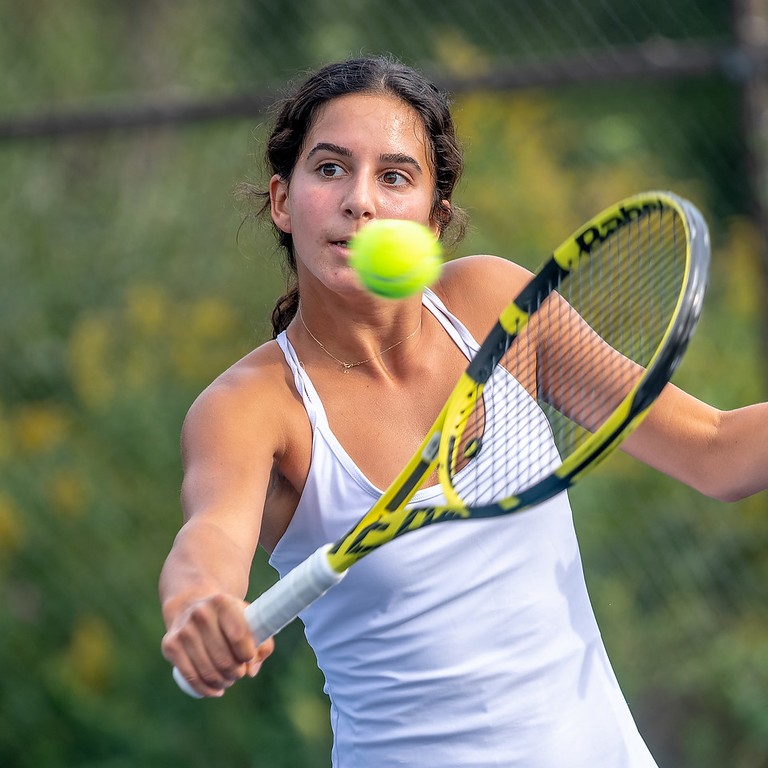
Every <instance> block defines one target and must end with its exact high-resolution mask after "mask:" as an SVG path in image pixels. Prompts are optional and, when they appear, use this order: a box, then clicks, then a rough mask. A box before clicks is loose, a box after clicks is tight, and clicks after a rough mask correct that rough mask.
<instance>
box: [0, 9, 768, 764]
mask: <svg viewBox="0 0 768 768" xmlns="http://www.w3.org/2000/svg"><path fill="white" fill-rule="evenodd" d="M342 5H344V7H343V9H342V10H343V12H342V10H340V0H334V2H331V0H313V2H307V3H296V2H291V3H288V2H284V3H277V4H275V3H256V2H254V3H247V2H245V1H244V0H227V2H222V3H205V2H202V0H195V2H192V3H189V4H185V5H184V10H178V9H177V8H176V7H174V6H173V5H172V4H163V3H154V2H149V0H144V1H143V2H139V3H128V4H124V5H122V6H121V5H115V4H113V5H112V6H110V7H109V8H110V10H109V11H106V10H104V5H103V4H101V3H97V2H93V1H92V0H81V1H80V2H78V3H70V4H56V3H50V2H40V1H39V0H38V1H36V2H26V1H24V2H22V0H8V2H6V3H4V4H2V5H0V64H2V65H3V67H4V71H6V72H7V73H8V76H7V77H6V78H4V79H3V82H2V83H1V84H0V96H1V97H2V101H3V104H4V105H5V108H6V109H19V110H28V109H31V108H34V107H36V106H39V107H42V106H45V105H49V104H56V105H59V106H66V105H71V104H73V103H86V102H87V103H91V102H92V103H98V104H102V105H103V104H104V103H115V101H119V100H121V99H124V98H125V97H126V96H125V95H126V94H130V93H137V92H138V93H141V94H142V97H141V98H142V100H143V99H144V98H147V99H149V98H150V97H153V96H155V95H156V94H157V93H162V94H167V93H173V94H174V95H178V94H182V95H189V94H192V93H196V94H204V93H209V92H210V93H221V92H227V91H229V90H232V89H234V88H245V87H248V88H255V87H257V86H263V85H264V84H265V83H273V82H278V81H280V82H281V81H282V80H284V79H285V78H286V77H288V76H289V75H292V74H293V73H294V72H295V71H296V70H299V69H301V68H303V67H305V66H308V65H309V64H313V63H317V62H318V61H321V60H328V59H330V58H336V57H337V56H341V55H345V54H346V53H347V52H349V53H356V52H359V51H360V50H365V51H370V50H385V49H387V48H389V49H391V50H393V51H394V52H395V53H397V54H399V55H401V56H403V57H404V58H406V59H408V60H410V61H414V62H417V63H423V64H425V65H427V66H429V67H431V68H433V69H435V70H438V71H453V72H458V73H469V72H482V71H487V70H488V69H489V68H490V67H492V66H495V65H497V64H498V63H499V62H502V63H503V61H504V60H506V59H509V58H523V59H525V58H528V59H531V60H536V57H537V56H543V55H544V54H547V55H552V54H554V53H556V52H569V51H573V50H581V48H582V47H583V46H588V47H595V46H598V45H600V44H604V43H605V42H606V41H611V42H613V43H614V44H616V45H618V44H629V43H632V42H638V41H642V40H644V39H645V38H646V37H647V36H649V35H651V34H664V35H666V36H668V37H680V36H684V37H687V38H694V37H697V38H704V37H710V38H712V39H719V38H720V37H721V36H722V34H723V29H724V26H725V20H724V19H723V18H722V16H723V14H724V6H723V4H721V3H715V2H703V1H702V2H697V1H696V0H685V2H680V3H675V4H674V5H670V4H668V3H661V2H660V3H650V4H648V3H646V4H644V5H642V6H641V5H639V4H638V3H636V2H630V0H623V1H622V2H620V3H613V4H608V3H599V2H592V3H590V4H586V3H585V4H580V3H569V4H562V3H558V4H554V3H548V2H545V3H540V4H532V3H530V2H527V1H523V0H520V1H519V2H515V3H507V4H504V3H502V4H500V5H498V4H496V3H492V2H491V1H490V0H483V1H482V2H478V3H466V2H454V0H450V2H447V3H446V2H444V3H442V4H440V5H429V4H427V5H423V4H418V3H417V4H413V3H406V2H405V0H402V2H400V0H392V1H391V2H387V3H384V2H378V0H366V1H365V2H360V3H352V2H350V3H349V4H348V5H345V4H343V3H342ZM502 6H503V7H502ZM587 6H588V10H589V13H585V12H584V10H585V8H586V7H587ZM498 8H501V10H500V11H498V12H499V13H501V14H502V16H503V18H502V17H499V20H498V23H496V24H491V25H489V24H488V21H487V20H488V18H489V16H491V15H492V13H493V9H497V10H498ZM504 14H511V17H514V24H513V22H512V21H511V20H510V18H508V17H507V16H504ZM493 18H496V16H493ZM630 18H631V19H633V23H632V24H628V23H627V22H626V19H630ZM490 27H492V28H490ZM19 31H21V32H22V34H18V32H19ZM270 45H272V46H275V48H269V46H270ZM737 101H738V94H737V92H736V89H735V88H734V87H733V86H732V85H731V84H729V83H725V82H722V81H720V80H716V79H708V80H702V81H700V82H698V83H693V82H689V83H676V84H675V83H668V82H663V83H655V84H644V85H643V86H639V85H636V86H633V87H632V88H629V87H623V86H621V85H620V84H615V83H614V84H611V85H606V86H594V87H590V88H587V87H584V88H579V89H571V90H568V91H565V92H560V93H543V92H526V93H520V94H516V95H514V96H512V95H500V94H496V95H489V94H471V95H465V96H462V97H461V98H460V99H459V100H458V102H457V104H456V117H457V122H458V125H459V131H460V134H461V137H462V140H463V142H464V144H465V145H466V148H467V172H466V177H465V180H464V182H463V184H462V186H461V188H460V190H459V195H458V199H457V202H458V204H460V205H462V206H465V207H466V208H468V209H469V211H470V214H471V216H472V230H471V232H470V235H469V237H468V239H467V241H466V242H465V243H464V244H462V245H461V246H460V248H459V250H458V251H457V253H468V252H490V253H498V254H501V255H505V256H508V257H510V258H514V259H516V260H519V261H521V262H522V263H524V264H526V265H527V266H529V267H534V266H535V265H536V264H538V263H539V262H540V261H541V260H542V259H543V258H544V257H545V256H546V254H547V253H548V252H549V250H550V249H551V248H552V247H553V246H554V245H555V244H556V243H558V242H559V241H560V240H562V238H563V237H565V236H566V235H567V234H568V233H569V232H570V231H571V230H572V229H573V227H575V226H576V225H577V224H579V223H580V222H581V221H582V220H584V219H585V218H586V217H587V216H590V215H592V214H594V213H595V212H596V211H597V210H599V209H600V208H602V207H603V206H605V205H607V204H609V203H611V202H613V201H614V200H615V199H616V198H618V197H620V196H623V195H626V194H631V193H632V192H635V191H638V190H639V189H644V188H652V187H665V188H671V189H674V190H675V191H677V192H679V193H681V194H685V195H689V196H690V197H692V198H693V199H694V200H695V201H696V202H698V203H699V204H700V205H701V206H702V207H703V208H704V209H705V212H706V213H707V214H708V215H709V216H710V219H711V226H712V232H713V238H714V242H715V253H714V260H713V273H712V280H711V289H710V292H709V295H708V298H707V304H706V309H705V314H704V319H703V322H702V325H701V328H700V330H699V332H698V335H697V337H696V338H695V339H694V342H693V344H692V346H691V350H690V352H689V354H688V356H687V357H686V360H685V362H684V365H683V366H682V368H681V370H680V372H679V375H678V377H677V381H678V383H680V384H681V385H682V386H684V387H685V388H686V389H689V390H690V391H692V392H693V393H694V394H696V395H698V396H700V397H702V398H703V399H706V400H708V401H711V402H713V403H714V404H716V405H718V406H721V407H735V406H738V405H740V404H743V403H747V402H751V401H754V400H758V399H764V398H765V381H764V379H763V378H762V375H763V368H762V366H761V365H760V362H759V361H760V360H761V358H762V354H761V350H762V349H763V348H764V339H762V338H761V333H760V329H761V322H762V321H761V317H762V310H761V304H760V302H761V300H762V299H761V297H762V296H763V295H764V289H763V288H762V287H761V286H762V280H763V279H764V278H763V272H762V268H761V251H762V248H763V247H764V244H763V243H762V242H761V239H760V237H759V234H758V233H757V232H756V231H755V229H754V226H753V225H752V224H751V223H750V221H749V220H748V219H747V217H746V202H747V197H748V195H747V194H746V192H745V189H746V184H745V183H744V182H743V177H742V176H741V175H740V174H738V173H734V168H742V167H743V164H744V161H743V157H744V145H743V141H742V139H741V134H740V133H739V127H738V124H737V122H736V117H735V114H736V111H737V110H736V105H737ZM254 123H257V125H256V127H255V129H254ZM261 123H262V120H261V119H259V120H253V121H249V120H243V121H232V122H230V123H222V124H220V125H218V126H215V127H210V126H209V127H203V128H201V127H185V128H179V129H176V130H171V129H167V130H156V131H152V132H143V131H134V132H128V131H124V132H122V133H118V134H115V135H112V136H109V137H104V136H98V137H89V138H68V139H59V140H53V139H52V140H44V141H42V140H41V141H39V142H37V143H27V144H24V143H15V144H13V143H7V144H5V145H3V146H0V169H1V170H2V172H1V173H0V189H1V190H2V192H1V193H0V221H2V223H3V235H4V238H3V245H2V248H0V260H1V263H2V275H3V279H2V280H0V312H1V313H2V322H0V349H2V350H3V359H4V362H5V364H4V365H3V366H2V367H0V595H2V604H1V605H2V607H1V608H0V667H1V668H2V669H3V676H2V678H0V711H2V713H3V715H2V718H0V765H9V766H11V765H12V766H19V768H26V766H35V768H59V767H61V768H63V767H64V766H67V768H69V767H70V766H90V767H93V768H97V767H98V768H122V767H123V766H125V767H126V768H127V767H128V766H131V767H132V766H137V765H141V766H163V768H166V767H172V766H176V765H178V766H181V765H184V766H202V765H209V764H214V765H232V766H235V765H237V766H257V765H270V766H286V768H287V767H288V766H297V765H302V766H307V767H308V768H311V767H312V766H316V765H317V766H320V765H327V764H328V752H329V749H330V745H329V735H328V717H329V714H328V705H327V701H326V700H325V698H324V697H323V695H322V693H321V688H322V676H321V675H320V673H319V672H318V670H317V669H316V666H315V662H314V658H313V656H312V654H311V652H310V651H309V650H308V649H307V647H306V645H305V643H304V640H303V636H302V634H301V631H300V628H299V627H298V626H292V627H290V628H289V629H288V630H287V631H286V632H284V633H283V634H282V635H281V636H280V638H279V643H278V651H277V653H276V655H275V656H274V657H273V658H272V659H270V661H269V663H267V664H266V665H265V667H264V669H263V671H262V673H261V674H260V676H259V678H258V680H257V681H255V682H245V683H243V684H241V685H239V686H236V687H235V688H234V689H233V690H232V691H230V692H229V693H228V694H227V696H226V697H224V699H222V700H219V701H205V702H198V701H191V700H188V699H186V698H185V697H183V696H182V695H181V694H180V693H179V692H178V691H177V689H176V687H175V686H174V684H173V683H172V681H171V679H170V674H169V669H168V665H167V664H166V663H165V661H164V660H163V659H162V657H161V655H160V651H159V642H160V638H161V636H162V632H163V627H162V622H161V619H160V612H159V606H158V605H157V598H156V593H155V588H156V587H155V585H156V582H157V576H158V573H159V570H160V567H161V565H162V562H163V559H164V557H165V555H166V553H167V551H168V549H169V547H170V545H171V542H172V539H173V536H174V534H175V532H176V530H177V529H178V526H179V523H180V512H179V504H178V491H179V484H180V480H181V477H180V464H179V457H178V434H179V430H180V427H181V423H182V420H183V418H184V414H185V412H186V410H187V408H188V407H189V405H190V403H191V402H192V400H193V399H194V398H195V397H196V395H197V394H198V393H199V392H200V390H201V389H202V388H203V387H205V386H206V385H207V384H208V382H210V381H211V379H213V378H214V377H215V376H216V375H217V374H218V373H219V372H220V371H221V370H222V369H224V368H225V367H226V366H228V365H229V364H231V363H232V362H234V361H235V360H237V359H238V358H239V357H240V356H241V355H242V354H244V353H245V352H247V351H248V350H249V349H250V348H252V347H253V346H254V345H256V344H258V343H260V342H261V341H263V340H264V339H266V338H267V337H268V335H269V326H268V315H269V312H270V310H271V307H272V304H273V302H274V299H275V297H276V296H277V294H278V293H279V292H280V291H281V289H282V282H283V280H282V275H281V270H280V266H279V257H278V256H277V255H276V254H275V250H274V246H273V242H272V238H271V235H270V233H269V232H267V231H266V230H265V229H258V228H253V227H251V226H250V225H246V226H245V227H243V229H242V230H240V232H239V237H238V230H239V227H240V224H241V220H242V216H243V212H242V211H240V210H238V208H237V207H236V206H235V204H234V203H233V198H232V191H233V189H234V187H235V185H236V184H237V183H238V182H239V181H241V180H243V179H246V178H250V177H253V176H254V175H256V176H257V178H258V171H257V170H256V168H255V167H254V165H253V163H254V160H253V157H252V155H254V154H256V155H258V154H260V151H261V148H260V143H259V139H260V137H261V135H262V131H261ZM734 372H738V373H737V375H734ZM572 501H573V506H574V509H575V512H576V519H577V526H578V530H579V535H580V539H581V541H582V547H583V556H584V562H585V567H586V573H587V578H588V581H589V586H590V592H591V595H592V598H593V603H594V605H595V609H596V611H597V613H598V618H599V620H600V624H601V627H602V630H603V634H604V637H605V641H606V643H607V645H608V648H609V651H610V653H611V656H612V659H613V660H614V665H615V667H616V669H617V672H618V675H619V679H620V681H621V682H622V685H623V687H624V689H625V691H626V693H627V695H628V697H629V699H630V702H631V705H632V708H633V710H634V711H635V712H636V713H637V719H638V720H639V721H640V723H641V727H642V730H643V732H644V734H645V735H646V738H647V741H648V742H649V744H650V745H651V747H652V749H653V751H654V752H655V753H657V755H658V758H659V761H660V764H661V765H676V766H679V767H680V768H683V767H684V766H694V765H695V766H697V767H706V766H720V765H730V766H736V767H737V768H755V767H757V766H762V765H765V764H766V763H765V754H768V720H767V719H766V708H765V706H764V705H765V695H764V692H765V690H766V689H767V688H768V658H766V652H765V647H766V645H765V642H764V638H765V637H766V634H767V633H768V615H766V611H765V608H764V595H765V589H764V584H765V583H766V576H768V573H767V571H768V545H767V542H768V516H767V515H766V514H765V511H766V510H765V494H763V495H762V496H758V497H756V498H754V499H751V500H748V501H745V502H742V503H740V504H737V505H732V506H730V507H727V508H726V507H724V505H722V504H718V503H716V502H713V501H708V500H705V499H703V498H700V497H699V496H697V495H696V494H694V493H693V492H692V491H690V490H688V489H685V488H683V487H681V486H679V485H677V484H675V483H672V482H671V481H668V480H666V479H665V478H660V477H659V476H658V475H657V474H654V473H652V472H650V470H647V469H645V468H643V467H640V466H638V465H637V464H636V463H633V462H630V461H629V460H628V459H626V458H624V457H619V458H618V459H616V460H614V461H612V462H609V463H607V464H606V465H605V467H603V468H602V469H601V471H600V473H599V474H598V476H597V477H596V478H594V479H593V480H592V481H590V482H589V483H587V484H585V486H584V487H583V488H577V489H575V490H574V492H573V494H572ZM265 560H266V559H265V558H264V556H263V554H262V555H260V556H259V558H258V559H257V562H256V563H255V565H254V571H253V577H252V592H253V593H254V594H255V593H258V592H259V591H261V590H262V589H263V588H264V586H266V585H267V584H268V583H269V582H270V581H271V580H272V579H274V575H273V574H272V572H271V569H269V568H268V566H267V564H266V561H265Z"/></svg>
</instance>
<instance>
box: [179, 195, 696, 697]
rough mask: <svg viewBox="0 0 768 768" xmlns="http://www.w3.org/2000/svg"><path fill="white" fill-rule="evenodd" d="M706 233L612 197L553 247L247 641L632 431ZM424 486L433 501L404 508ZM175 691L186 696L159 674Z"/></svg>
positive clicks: (678, 216)
mask: <svg viewBox="0 0 768 768" xmlns="http://www.w3.org/2000/svg"><path fill="white" fill-rule="evenodd" d="M708 267H709V236H708V232H707V226H706V223H705V222H704V219H703V218H702V216H701V214H700V213H699V211H698V210H697V209H696V208H695V207H694V206H693V205H692V204H691V203H690V202H688V201H686V200H683V199H682V198H680V197H677V196H676V195H673V194H671V193H668V192H648V193H645V194H640V195H636V196H634V197H630V198H627V199H626V200H622V201H621V202H619V203H617V204H616V205H614V206H612V207H611V208H608V209H607V210H605V211H603V212H602V213H601V214H600V215H599V216H596V217H595V218H594V219H592V220H591V221H589V222H587V223H586V224H584V225H583V226H582V227H581V228H580V229H579V230H578V231H577V232H576V233H575V234H573V235H572V236H571V237H570V238H569V239H568V240H566V241H565V242H564V243H563V244H562V245H561V246H560V247H559V248H558V249H557V250H556V251H555V252H554V254H553V255H552V257H551V258H550V259H549V260H548V261H547V262H546V263H545V264H544V265H543V267H542V268H541V270H540V271H539V272H538V273H537V274H536V275H535V276H534V277H533V278H532V279H531V280H530V282H529V283H528V284H527V285H526V287H525V288H524V289H523V290H522V291H521V292H520V294H519V295H518V296H517V298H516V299H515V300H514V301H513V302H512V303H511V304H509V305H508V306H507V307H506V308H505V309H504V311H503V312H502V313H501V315H500V317H499V319H498V322H497V323H496V325H495V326H494V327H493V329H492V330H491V332H490V333H489V334H488V336H487V337H486V339H485V341H484V342H483V343H482V345H481V346H480V349H479V350H478V352H477V354H476V355H475V356H474V358H473V359H472V360H471V362H470V364H469V366H468V368H467V370H466V372H465V373H464V374H462V376H461V378H460V380H459V382H458V383H457V385H456V387H455V389H454V390H453V392H452V393H451V395H450V397H449V398H448V401H447V402H446V404H445V406H444V407H443V409H442V411H441V413H440V415H439V416H438V418H437V420H436V421H435V423H434V425H433V426H432V428H431V429H430V431H429V433H428V434H427V436H426V437H425V438H424V441H423V443H422V444H421V447H420V448H419V450H418V452H417V453H416V454H415V455H414V457H413V458H412V459H411V460H410V461H409V462H408V464H407V466H406V467H405V468H404V469H403V470H402V472H401V473H400V474H399V475H398V477H397V479H396V480H395V481H394V482H393V483H392V485H391V486H390V487H389V488H388V489H387V490H386V491H385V492H384V494H383V495H382V496H381V498H380V499H379V500H378V501H377V502H376V504H374V506H373V507H372V508H371V509H370V510H369V511H368V512H367V514H365V515H364V516H363V517H362V519H361V520H360V521H359V522H358V523H357V524H356V525H355V526H354V527H353V528H352V529H351V530H350V531H348V532H347V533H346V534H345V535H344V536H342V538H341V539H339V540H338V541H337V542H335V543H332V544H328V545H326V546H323V547H321V548H320V549H318V550H317V551H316V552H315V553H314V554H312V555H311V556H310V557H309V558H308V559H307V560H305V561H304V562H303V563H301V564H300V565H298V566H297V567H296V568H295V569H294V570H293V571H291V572H290V573H289V574H288V575H287V576H286V577H285V578H283V579H281V580H280V581H278V582H277V583H276V584H275V585H274V586H273V587H271V588H270V589H269V590H267V591H266V592H265V593H264V594H263V595H261V596H260V597H259V598H258V599H257V600H256V601H254V602H253V603H251V604H250V605H249V606H248V607H247V608H246V618H247V621H248V623H249V626H250V628H251V631H252V632H253V636H254V638H255V640H256V642H257V643H262V642H263V641H264V640H266V639H267V638H268V637H271V636H272V635H274V634H275V633H277V632H279V631H280V630H281V629H282V628H283V627H284V626H285V625H286V624H288V623H289V622H290V621H292V620H293V619H294V618H295V617H296V616H297V615H298V614H299V613H300V612H301V611H302V610H304V609H305V608H307V607H308V606H309V605H310V604H311V603H312V602H314V601H315V600H316V599H318V598H319V597H321V596H322V595H323V594H324V593H325V592H326V591H327V590H328V589H330V588H331V587H332V586H333V585H334V584H336V583H337V582H338V581H340V580H341V578H342V577H343V576H344V574H345V573H346V571H347V570H348V569H349V568H350V566H352V565H354V564H355V563H356V562H357V561H358V560H359V559H360V558H362V557H365V555H367V554H368V553H369V552H371V551H372V550H374V549H377V548H378V547H380V546H382V545H383V544H386V543H387V542H389V541H391V540H392V539H395V538H397V537H398V536H401V535H403V534H405V533H408V532H410V531H415V530H418V529H420V528H424V527H425V526H427V525H432V524H434V523H438V522H443V521H447V520H467V519H473V518H485V517H495V516H500V515H507V514H510V513H513V512H519V511H521V510H523V509H528V508H530V507H532V506H533V505H536V504H539V503H541V502H543V501H545V500H546V499H549V498H551V497H552V496H554V495H555V494H558V493H560V492H562V491H563V490H565V489H566V488H568V487H569V486H571V485H572V484H573V483H574V482H576V481H577V480H579V479H580V478H581V477H582V476H583V475H585V474H586V473H587V472H588V471H589V470H590V469H592V468H593V467H595V466H597V465H598V464H599V462H600V461H602V460H603V459H604V458H605V457H606V456H608V455H609V454H610V453H611V452H612V451H613V450H615V449H616V447H617V446H618V445H619V444H620V443H621V441H622V440H623V439H624V438H626V437H627V436H628V435H629V434H630V433H631V431H632V430H633V429H634V428H635V427H636V426H637V425H638V424H639V423H640V421H641V420H642V418H643V417H644V416H645V414H646V413H647V412H648V409H649V408H650V406H651V405H652V403H653V402H654V400H655V398H656V397H657V396H658V394H659V393H660V392H661V390H662V389H663V387H664V386H665V384H666V383H667V382H668V381H669V378H670V376H671V375H672V373H673V371H674V370H675V368H676V367H677V364H678V363H679V361H680V359H681V357H682V354H683V352H684V350H685V348H686V346H687V344H688V341H689V340H690V338H691V335H692V334H693V331H694V328H695V327H696V323H697V321H698V318H699V314H700V312H701V307H702V301H703V297H704V291H705V286H706V281H707V273H708ZM435 476H436V477H437V479H438V481H439V484H440V487H441V490H442V493H443V496H444V498H445V503H443V504H440V505H438V506H428V507H419V506H413V505H409V503H408V502H409V501H410V500H411V499H412V497H413V495H414V493H415V492H416V491H417V490H418V489H419V488H420V487H422V486H423V485H424V484H425V483H428V482H434V478H435ZM174 676H175V677H176V680H177V682H178V683H179V685H180V686H181V688H182V689H183V690H184V691H186V692H187V693H189V694H190V695H193V696H194V695H196V694H195V692H194V691H193V690H192V688H191V687H190V686H189V685H188V683H187V682H186V681H185V680H184V679H183V677H182V676H181V675H180V674H179V673H178V671H177V670H174Z"/></svg>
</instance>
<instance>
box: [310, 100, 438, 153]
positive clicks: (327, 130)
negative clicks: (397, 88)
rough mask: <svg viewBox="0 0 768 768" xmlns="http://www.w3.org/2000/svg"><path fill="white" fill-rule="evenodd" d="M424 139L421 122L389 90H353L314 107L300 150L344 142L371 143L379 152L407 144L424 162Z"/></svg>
mask: <svg viewBox="0 0 768 768" xmlns="http://www.w3.org/2000/svg"><path fill="white" fill-rule="evenodd" d="M426 138H427V136H426V129H425V126H424V122H423V120H422V118H421V116H420V115H419V113H418V112H417V111H416V110H415V109H414V108H413V107H412V106H411V105H410V104H408V103H406V102H405V101H403V100H402V99H400V98H398V97H397V96H394V95H392V94H389V93H379V92H374V93H368V92H364V93H354V94H346V95H344V96H338V97H336V98H334V99H331V100H330V101H328V102H326V103H325V104H323V105H322V107H320V109H318V110H317V112H316V113H315V116H314V119H313V121H312V125H311V127H310V129H309V131H308V132H307V135H306V138H305V142H304V151H305V152H306V151H309V150H311V148H312V147H313V146H314V145H315V144H316V143H317V142H326V143H333V144H337V145H339V146H346V145H345V143H344V142H347V143H348V144H349V145H350V146H349V147H348V148H349V149H350V150H354V149H355V147H362V146H365V145H367V144H369V143H371V142H375V143H377V144H380V145H382V147H381V151H383V152H388V151H393V152H394V151H402V149H403V148H404V147H410V149H411V152H414V151H418V152H420V153H421V159H422V160H424V161H427V160H429V159H430V154H431V152H430V149H429V148H428V146H429V142H427V141H426Z"/></svg>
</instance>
